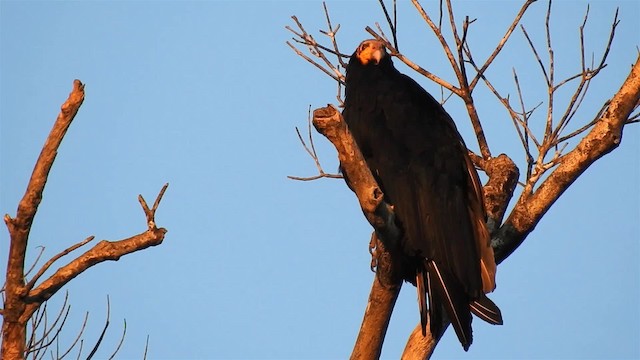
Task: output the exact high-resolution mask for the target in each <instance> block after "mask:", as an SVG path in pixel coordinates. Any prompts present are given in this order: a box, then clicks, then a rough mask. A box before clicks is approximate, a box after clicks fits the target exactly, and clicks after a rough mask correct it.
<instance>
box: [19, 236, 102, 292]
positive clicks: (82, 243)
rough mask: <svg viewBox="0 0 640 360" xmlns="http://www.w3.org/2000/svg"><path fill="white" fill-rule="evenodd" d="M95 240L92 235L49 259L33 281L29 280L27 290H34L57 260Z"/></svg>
mask: <svg viewBox="0 0 640 360" xmlns="http://www.w3.org/2000/svg"><path fill="white" fill-rule="evenodd" d="M93 239H95V236H93V235H91V236H89V237H88V238H86V239H84V240H82V241H80V242H79V243H77V244H74V245H72V246H70V247H68V248H66V249H65V250H63V251H61V252H60V253H58V254H56V255H55V256H54V257H52V258H51V259H49V261H47V262H46V263H45V264H44V265H43V266H42V267H41V268H40V270H38V272H37V273H36V274H35V275H34V276H33V278H32V279H31V280H29V282H28V283H27V284H26V285H25V289H26V290H27V291H29V290H31V289H33V286H34V285H35V284H36V282H37V281H38V279H40V277H41V276H42V275H43V274H44V273H45V272H46V271H47V270H49V268H50V267H51V265H53V263H54V262H56V261H57V260H59V259H60V258H61V257H63V256H65V255H67V254H69V253H70V252H72V251H74V250H76V249H78V248H80V247H82V246H84V245H86V244H87V243H89V242H91V241H92V240H93Z"/></svg>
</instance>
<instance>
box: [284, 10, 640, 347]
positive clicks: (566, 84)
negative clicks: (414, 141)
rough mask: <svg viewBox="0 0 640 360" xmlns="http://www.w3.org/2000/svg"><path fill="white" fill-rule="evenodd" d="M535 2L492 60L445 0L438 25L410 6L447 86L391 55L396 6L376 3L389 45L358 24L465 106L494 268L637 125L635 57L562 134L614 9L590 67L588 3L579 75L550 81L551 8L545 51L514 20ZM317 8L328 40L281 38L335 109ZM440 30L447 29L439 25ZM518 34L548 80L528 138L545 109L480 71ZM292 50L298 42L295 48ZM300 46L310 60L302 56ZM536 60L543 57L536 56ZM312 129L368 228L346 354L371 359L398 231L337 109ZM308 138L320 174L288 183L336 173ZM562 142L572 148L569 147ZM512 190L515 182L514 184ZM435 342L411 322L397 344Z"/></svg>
mask: <svg viewBox="0 0 640 360" xmlns="http://www.w3.org/2000/svg"><path fill="white" fill-rule="evenodd" d="M534 2H535V0H527V1H524V3H523V4H522V6H521V7H520V9H519V11H518V12H517V14H516V15H515V16H514V19H513V21H512V22H511V24H510V25H509V26H508V27H507V28H506V29H505V32H504V36H503V37H502V38H501V39H496V46H495V48H494V49H493V50H492V51H491V52H490V55H489V56H488V57H487V58H486V59H483V60H479V59H477V58H476V57H474V53H473V51H472V50H471V44H469V43H468V42H467V35H468V34H469V32H470V31H471V29H472V25H473V22H474V20H472V19H469V17H465V18H464V19H463V20H462V22H461V25H459V22H458V20H457V18H456V16H455V14H454V10H453V6H452V2H451V0H445V1H444V2H443V1H441V2H440V8H439V14H438V18H437V19H436V20H434V19H433V18H432V16H431V15H430V14H429V13H427V11H425V9H424V8H423V6H422V5H421V3H420V1H418V0H412V1H411V3H412V5H413V7H414V8H415V10H416V11H417V12H418V14H420V16H421V17H422V19H423V20H424V23H425V25H426V26H427V27H428V28H429V29H430V30H431V32H432V34H433V35H434V36H435V38H436V39H437V40H438V42H439V43H440V45H441V47H442V50H443V52H444V54H445V55H446V58H447V60H448V62H449V64H450V66H451V68H452V70H453V73H454V75H455V80H456V83H455V84H453V83H450V82H447V81H446V80H444V79H443V78H442V77H439V76H438V75H436V74H433V73H431V72H429V71H428V70H426V69H424V68H423V67H421V66H420V65H418V64H417V63H415V62H414V61H412V60H411V59H410V58H409V57H408V56H407V55H405V54H403V53H402V52H400V51H399V49H398V40H399V39H398V37H397V33H396V26H397V21H396V19H397V15H396V2H395V0H392V6H391V11H389V9H388V7H387V5H386V4H385V3H384V1H383V0H379V3H380V6H381V8H382V11H383V13H384V15H385V18H386V19H387V25H388V27H389V29H390V34H391V36H390V37H391V40H390V39H389V38H388V37H387V36H386V35H385V33H384V32H383V30H382V27H381V26H380V25H378V24H376V29H372V28H370V27H367V28H366V30H367V31H368V32H369V33H370V34H371V36H373V37H374V38H376V39H377V40H380V41H382V42H383V43H384V44H385V45H386V47H387V48H388V50H389V53H390V54H391V55H392V56H395V57H396V58H397V59H398V60H400V61H402V62H403V63H405V64H406V65H407V66H409V67H410V68H412V69H413V70H415V71H416V72H417V73H419V74H421V75H422V76H424V77H426V78H428V79H429V80H431V81H433V82H435V83H437V84H438V85H440V86H441V87H442V88H443V89H445V90H446V91H448V92H449V93H450V94H451V95H450V96H453V95H455V96H456V97H458V98H459V99H461V100H462V102H463V103H464V105H465V109H466V111H467V113H468V117H469V120H470V122H471V124H472V126H473V129H474V132H475V135H476V138H477V141H478V145H479V150H480V152H479V154H477V153H474V152H472V151H470V155H471V157H472V159H473V162H474V164H475V165H476V166H477V167H478V168H479V169H480V170H482V171H483V172H485V173H486V175H487V177H488V181H487V182H486V184H485V185H484V194H485V199H484V200H485V205H486V209H487V211H488V227H489V230H490V232H491V236H492V247H493V248H494V253H495V257H496V262H497V263H500V262H502V261H503V260H504V259H506V258H507V257H508V256H509V255H510V254H512V253H513V252H514V251H515V250H516V249H517V248H518V247H519V246H520V245H521V244H522V242H523V241H524V240H525V239H526V237H527V235H528V234H529V233H531V231H532V230H533V229H534V228H535V226H536V225H537V224H538V223H539V221H540V220H541V219H542V217H543V216H544V214H545V213H546V212H547V211H548V210H549V208H550V207H551V206H552V205H553V204H554V203H555V201H556V200H558V198H559V197H560V196H561V195H562V194H563V193H564V191H565V190H567V188H568V187H569V186H570V185H571V184H572V183H573V182H574V181H575V180H576V179H577V178H578V177H579V176H580V175H581V174H582V173H583V172H584V171H585V170H586V169H587V168H588V167H589V166H591V164H593V163H594V162H595V161H597V160H598V159H600V158H601V157H602V156H604V155H606V154H608V153H609V152H611V151H612V150H614V149H615V148H617V147H618V146H619V145H620V142H621V140H622V134H623V128H624V127H625V126H626V125H628V124H631V123H636V122H638V121H640V114H639V113H638V112H637V109H638V106H639V104H640V102H639V101H640V57H638V58H637V59H636V61H635V64H633V66H632V67H631V70H630V72H629V75H628V77H627V78H626V79H618V80H617V81H619V82H620V83H621V86H620V88H619V90H618V91H617V92H616V93H615V94H613V95H612V96H611V98H610V99H608V100H606V101H605V102H604V103H603V104H602V106H601V108H600V110H599V111H598V112H597V113H595V114H593V115H592V116H591V117H590V118H588V119H586V120H585V119H584V118H583V119H581V120H578V121H582V123H581V124H579V125H577V126H576V125H575V124H572V128H575V130H573V131H570V130H569V127H568V125H569V124H570V123H571V122H572V121H574V120H576V118H577V116H576V113H577V110H578V108H580V106H581V104H582V103H583V100H584V99H585V97H586V95H587V93H588V90H589V85H590V83H591V81H592V80H593V78H594V77H596V76H597V75H598V74H600V72H601V71H602V69H604V68H605V67H606V60H607V57H608V55H609V50H610V48H611V44H612V42H613V40H614V35H615V31H616V27H617V26H618V22H619V21H618V13H617V11H616V13H615V15H614V16H613V19H612V23H611V30H610V33H609V37H608V41H607V43H605V44H604V45H603V49H602V52H601V55H600V56H599V59H598V60H597V61H594V60H590V61H589V60H588V59H589V56H588V55H587V54H586V50H585V46H584V44H585V34H584V28H585V25H586V23H587V21H588V18H589V7H588V6H587V7H586V13H585V15H584V20H583V23H582V26H580V29H579V39H577V41H579V44H580V48H581V57H580V59H579V61H580V69H579V71H577V72H576V73H575V74H573V75H571V76H568V77H566V78H563V79H559V80H558V79H556V77H555V65H554V64H555V63H554V54H555V53H554V48H553V45H552V44H553V43H552V36H551V30H550V25H549V24H550V22H551V19H552V6H551V4H552V2H551V1H549V2H548V6H547V11H546V17H545V27H544V31H545V40H546V43H545V44H544V45H543V47H540V46H539V45H537V44H535V42H534V41H533V40H532V39H531V37H530V36H529V34H528V32H527V30H526V28H525V27H524V26H523V25H521V24H520V22H521V19H522V17H523V15H524V14H525V13H526V12H527V10H528V9H529V7H530V6H531V5H532V4H533V3H534ZM324 11H325V17H326V21H327V29H326V30H320V32H321V34H323V35H324V36H326V42H327V43H328V44H326V45H325V44H321V43H319V42H318V41H316V39H315V38H314V37H313V36H312V35H311V34H309V32H307V30H306V29H305V28H304V26H303V24H302V23H301V22H300V21H299V20H298V19H297V18H296V17H295V16H294V17H293V20H294V22H295V28H293V27H289V26H288V27H287V29H288V30H289V31H291V32H292V33H293V34H294V37H293V43H292V42H287V44H288V45H289V46H290V47H291V48H292V49H294V51H295V52H296V54H297V55H299V56H301V57H302V58H304V59H305V60H307V61H308V62H310V63H311V64H313V65H314V66H316V67H317V68H319V69H321V70H322V71H323V72H324V73H325V74H327V75H328V76H330V77H331V78H332V79H334V80H335V81H336V82H337V84H338V96H337V98H338V102H339V103H341V99H342V92H341V86H342V85H344V79H345V77H344V74H343V70H344V69H345V67H346V61H345V59H347V58H348V57H349V55H348V54H344V53H342V52H341V51H340V49H339V46H338V45H339V43H338V41H337V39H336V35H337V33H338V30H339V29H340V26H339V25H337V26H334V25H333V24H332V22H331V19H330V16H329V11H328V9H327V7H326V5H325V6H324ZM446 27H448V29H445V28H446ZM518 28H519V29H520V31H521V32H522V33H523V35H524V36H525V39H526V40H527V43H528V45H529V47H530V49H531V52H532V56H533V57H534V59H535V60H536V63H537V64H538V66H539V70H540V73H541V74H542V77H543V79H544V82H545V84H546V93H547V99H546V101H545V105H546V109H544V110H546V114H545V115H544V118H545V124H544V129H543V131H542V133H536V132H535V131H534V129H533V128H532V127H531V126H530V124H531V122H530V121H531V119H532V117H533V114H534V113H535V112H536V111H538V112H541V111H543V109H541V106H540V105H537V106H533V107H531V106H526V103H525V99H524V97H523V94H522V91H521V84H520V82H519V79H518V75H517V72H516V71H515V70H513V81H514V84H515V87H516V91H517V99H516V100H515V101H514V99H512V98H510V97H509V96H505V95H503V94H502V93H501V91H500V90H499V89H497V87H495V86H494V85H493V83H492V81H491V79H489V77H488V76H487V75H486V73H487V70H488V69H489V68H490V67H491V66H492V64H493V63H494V60H495V59H496V58H497V57H498V56H499V55H500V53H501V52H502V50H503V49H504V46H505V44H506V43H507V42H508V41H509V39H510V38H511V35H512V34H513V33H514V32H515V31H516V30H517V29H518ZM446 34H450V35H446ZM296 46H301V47H302V50H301V49H299V48H298V47H296ZM305 49H306V51H307V53H308V54H306V53H305V51H304V50H305ZM544 56H546V57H547V58H548V61H546V62H545V61H543V60H542V57H544ZM481 84H484V86H485V87H486V88H487V89H489V91H490V92H491V93H493V94H494V95H495V97H496V99H497V101H498V102H499V103H500V104H501V105H502V106H503V107H504V109H505V110H506V114H507V116H508V117H509V118H510V119H511V121H512V123H513V125H514V126H515V129H516V130H517V134H518V137H519V139H520V142H521V144H522V147H523V150H524V154H525V164H526V165H525V169H524V170H525V171H524V173H525V174H524V179H522V180H520V175H521V174H520V169H519V168H518V167H517V166H516V163H515V162H514V161H513V160H512V158H511V157H510V156H509V155H506V154H500V155H498V156H494V155H493V153H492V152H491V147H490V146H489V143H488V141H487V139H486V137H485V134H484V130H483V124H482V121H481V114H480V113H479V112H478V110H477V108H476V106H475V104H474V90H476V89H477V88H478V85H481ZM561 89H562V90H565V91H566V90H569V91H570V93H571V95H570V96H569V100H568V101H566V102H562V100H561V97H560V96H559V95H558V93H559V91H560V90H561ZM313 125H314V126H315V128H316V129H317V130H318V132H320V133H321V134H322V135H324V136H325V137H327V138H328V139H329V140H330V141H331V142H332V144H333V145H334V146H335V148H336V150H337V151H338V157H339V160H340V163H341V164H342V166H343V171H344V173H345V174H346V175H347V176H348V177H349V180H350V183H351V184H352V186H353V190H354V192H355V193H356V195H357V197H358V200H359V203H360V206H361V208H362V210H363V212H364V214H365V216H366V218H367V219H368V221H369V222H370V223H371V225H372V226H373V227H374V229H375V231H374V234H373V236H372V240H371V245H370V248H371V250H372V253H373V254H374V259H373V260H372V266H373V267H375V268H376V270H377V272H376V274H377V276H376V279H374V281H373V286H372V289H371V293H370V296H369V302H368V304H367V307H366V311H365V315H364V319H363V322H362V326H361V328H360V333H359V335H358V338H357V340H356V344H355V347H354V350H353V353H352V355H351V358H352V359H376V358H378V357H379V356H380V353H381V351H382V343H383V341H384V337H385V334H386V330H387V326H388V324H389V319H390V317H391V312H392V310H393V307H394V304H395V301H396V299H397V296H398V293H399V290H400V287H401V286H402V279H401V277H400V275H399V274H398V272H397V269H396V265H395V263H394V259H395V254H394V253H393V252H388V251H386V249H385V247H384V244H385V243H387V244H388V243H393V242H394V241H398V234H399V231H398V229H396V228H395V225H394V222H393V210H392V207H390V205H389V204H387V203H385V201H384V194H383V193H382V191H381V190H380V188H379V187H378V185H377V184H376V182H375V180H374V178H373V176H372V175H371V172H370V170H369V169H368V168H367V167H366V165H364V164H366V162H365V161H364V160H363V158H362V155H361V154H360V152H359V150H358V148H357V146H356V144H355V142H354V141H353V139H352V138H351V135H350V134H349V132H348V129H347V127H346V124H345V123H344V122H343V119H342V116H341V115H340V113H339V111H338V110H337V108H335V107H333V106H328V107H326V108H321V109H317V110H315V111H314V113H313ZM299 137H300V140H301V141H302V140H303V139H302V136H300V135H299ZM309 137H310V138H309V140H310V141H309V143H310V145H308V144H307V143H306V142H305V141H303V145H304V146H305V149H306V150H307V151H308V152H309V154H310V155H311V156H312V157H313V158H314V161H315V162H316V165H317V167H318V170H319V175H316V176H313V177H307V178H301V177H296V179H298V180H312V179H316V178H320V177H336V176H335V175H332V174H326V173H325V172H324V171H323V170H322V167H321V165H320V163H319V161H318V160H317V155H316V153H315V148H314V147H313V142H312V139H311V133H310V134H309ZM569 144H571V145H574V144H575V145H574V146H573V148H570V149H568V145H569ZM518 185H520V187H519V188H518ZM516 189H517V190H518V191H516ZM515 194H518V195H517V199H516V201H515V204H514V205H513V208H512V210H511V211H510V213H509V214H507V213H506V210H507V208H508V206H509V204H510V202H511V199H512V197H513V196H514V195H515ZM377 238H382V240H383V241H378V239H377ZM427 328H428V327H427ZM444 330H446V324H445V326H443V332H444ZM441 336H442V333H441V334H428V336H426V337H423V336H422V334H421V328H420V326H419V325H418V326H416V328H415V329H414V331H413V332H412V334H411V335H410V337H409V340H408V342H407V345H406V347H405V350H404V354H403V359H424V358H428V357H430V355H431V354H432V352H433V350H434V349H435V346H436V345H437V343H438V340H439V339H440V337H441Z"/></svg>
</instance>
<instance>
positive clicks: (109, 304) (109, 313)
mask: <svg viewBox="0 0 640 360" xmlns="http://www.w3.org/2000/svg"><path fill="white" fill-rule="evenodd" d="M110 318H111V303H110V302H109V296H107V318H106V319H105V321H104V327H103V328H102V332H101V333H100V336H99V337H98V340H97V341H96V343H95V344H94V345H93V349H91V351H90V352H89V355H87V360H90V359H91V358H93V356H94V355H95V354H96V351H98V348H99V347H100V344H102V340H104V335H105V334H106V333H107V329H108V328H109V320H110Z"/></svg>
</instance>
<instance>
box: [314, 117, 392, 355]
mask: <svg viewBox="0 0 640 360" xmlns="http://www.w3.org/2000/svg"><path fill="white" fill-rule="evenodd" d="M313 125H314V126H315V128H316V129H317V130H318V132H319V133H321V134H322V135H324V136H325V137H327V139H329V141H331V143H333V145H334V146H335V147H336V150H337V151H338V158H339V159H340V164H341V166H342V171H343V173H344V174H345V176H346V177H347V178H348V179H349V185H350V187H351V189H352V190H353V191H354V192H355V193H356V195H357V197H358V201H359V202H360V207H361V208H362V211H363V213H364V214H365V217H366V218H367V220H369V223H370V224H371V225H372V226H373V228H374V229H375V230H376V234H377V235H378V236H379V237H380V239H381V240H382V241H381V243H378V245H377V248H376V254H377V272H376V277H375V279H374V281H373V286H372V289H371V293H370V295H369V301H368V304H367V309H366V311H365V315H364V319H363V322H362V326H361V327H360V332H359V334H358V339H357V341H356V344H355V346H354V349H353V353H352V354H351V358H352V359H378V358H379V357H380V353H381V351H382V344H383V341H384V337H385V334H386V331H387V327H388V325H389V319H390V318H391V313H392V311H393V307H394V305H395V302H396V299H397V297H398V294H399V292H400V288H401V286H402V277H401V276H400V274H399V269H398V267H397V263H398V262H397V261H395V258H394V252H393V251H388V249H392V248H397V243H398V241H399V236H400V231H399V229H398V228H397V227H396V226H395V222H394V215H393V211H392V209H391V207H390V206H389V205H388V204H387V203H386V202H385V201H384V194H383V193H382V191H381V190H380V188H379V187H378V184H377V183H376V181H375V179H374V178H373V175H372V174H371V171H370V170H369V167H368V166H367V165H366V163H365V160H364V158H363V157H362V153H361V152H360V149H358V146H357V145H356V143H355V141H354V140H353V137H352V136H351V134H350V133H349V130H348V128H347V125H346V123H345V122H344V120H343V118H342V115H341V114H340V113H339V112H338V111H337V109H336V108H335V107H333V106H331V105H329V106H327V107H325V108H321V109H317V110H315V111H314V112H313Z"/></svg>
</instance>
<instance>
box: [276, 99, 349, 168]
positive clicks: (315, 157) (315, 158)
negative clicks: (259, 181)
mask: <svg viewBox="0 0 640 360" xmlns="http://www.w3.org/2000/svg"><path fill="white" fill-rule="evenodd" d="M307 131H308V136H309V145H310V146H307V143H306V142H305V141H304V139H303V138H302V135H301V134H300V129H298V127H297V126H296V134H297V135H298V140H300V143H302V146H303V147H304V150H305V151H306V152H307V154H309V156H311V158H312V159H313V162H314V163H315V164H316V168H317V169H318V175H315V176H310V177H299V176H287V178H289V179H291V180H299V181H311V180H317V179H321V178H330V179H342V175H340V174H328V173H326V172H324V170H323V169H322V165H320V159H319V158H318V154H317V153H316V148H315V145H314V144H313V133H312V132H311V107H309V114H308V116H307Z"/></svg>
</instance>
